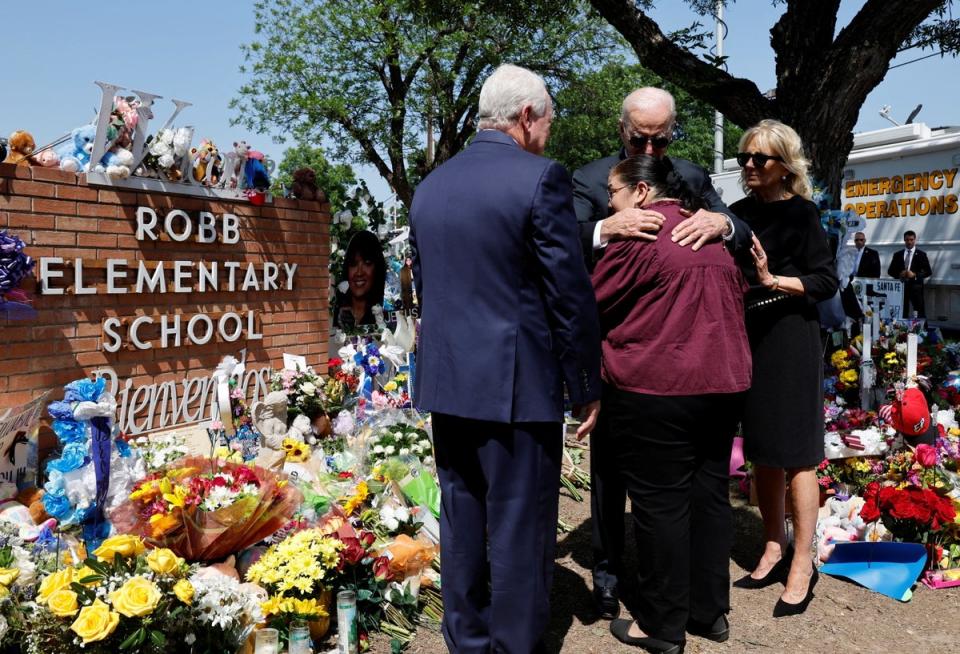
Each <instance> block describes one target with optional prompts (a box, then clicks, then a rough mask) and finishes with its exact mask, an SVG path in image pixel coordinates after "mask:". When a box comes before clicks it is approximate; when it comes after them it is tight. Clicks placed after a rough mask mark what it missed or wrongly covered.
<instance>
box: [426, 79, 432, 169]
mask: <svg viewBox="0 0 960 654" xmlns="http://www.w3.org/2000/svg"><path fill="white" fill-rule="evenodd" d="M432 165H433V98H431V97H427V168H428V169H429V168H430V167H431V166H432Z"/></svg>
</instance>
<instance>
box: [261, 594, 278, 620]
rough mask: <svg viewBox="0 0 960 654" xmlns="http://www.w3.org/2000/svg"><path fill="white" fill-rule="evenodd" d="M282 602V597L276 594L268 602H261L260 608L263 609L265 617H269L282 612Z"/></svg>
mask: <svg viewBox="0 0 960 654" xmlns="http://www.w3.org/2000/svg"><path fill="white" fill-rule="evenodd" d="M280 604H281V602H280V598H279V597H277V596H276V595H274V596H273V597H271V598H270V599H268V600H267V601H266V602H263V603H261V604H260V610H261V611H263V615H264V617H266V618H269V617H270V616H271V615H276V614H277V613H280Z"/></svg>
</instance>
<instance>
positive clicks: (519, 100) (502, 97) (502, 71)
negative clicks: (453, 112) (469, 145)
mask: <svg viewBox="0 0 960 654" xmlns="http://www.w3.org/2000/svg"><path fill="white" fill-rule="evenodd" d="M548 102H550V96H549V94H548V93H547V85H546V83H545V82H544V81H543V78H542V77H540V76H539V75H537V74H536V73H534V72H533V71H530V70H527V69H526V68H521V67H520V66H514V65H513V64H503V65H502V66H500V67H499V68H497V69H496V70H495V71H493V72H492V73H491V74H490V77H488V78H487V80H486V81H485V82H484V83H483V88H481V89H480V114H479V123H478V125H477V127H478V129H499V130H503V129H507V128H509V127H512V126H513V125H514V124H515V123H516V122H517V119H518V118H519V117H520V112H521V111H522V110H523V108H524V107H526V106H529V107H530V108H531V110H532V112H533V115H534V116H536V117H538V118H539V117H540V116H543V115H544V114H545V113H546V112H547V103H548Z"/></svg>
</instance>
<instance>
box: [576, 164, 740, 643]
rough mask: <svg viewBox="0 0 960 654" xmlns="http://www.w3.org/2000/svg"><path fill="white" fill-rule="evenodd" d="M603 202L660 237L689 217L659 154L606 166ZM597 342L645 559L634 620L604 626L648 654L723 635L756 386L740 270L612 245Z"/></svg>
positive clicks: (611, 434)
mask: <svg viewBox="0 0 960 654" xmlns="http://www.w3.org/2000/svg"><path fill="white" fill-rule="evenodd" d="M607 192H608V195H609V198H610V206H611V207H613V209H614V210H616V211H619V210H622V209H625V208H628V207H642V208H644V209H653V210H656V211H658V212H660V213H662V214H663V216H664V223H663V228H662V229H661V231H660V233H661V234H669V233H670V231H671V230H672V229H673V228H674V227H675V226H676V225H677V224H679V223H680V222H681V221H682V220H684V218H685V216H684V215H683V213H682V211H683V210H688V211H695V210H696V209H697V208H698V202H697V200H696V199H694V198H692V197H691V196H690V194H689V192H688V191H687V190H686V187H685V186H684V184H683V180H682V179H681V178H680V176H679V175H678V174H677V173H676V171H674V170H673V166H672V164H671V163H670V160H669V159H668V158H667V157H660V158H657V157H652V156H649V155H638V156H635V157H631V158H628V159H624V160H623V161H621V162H620V163H619V164H618V165H617V166H615V167H614V168H613V170H611V171H610V175H609V178H608V187H607ZM593 285H594V290H595V292H596V295H597V305H598V308H599V310H600V326H601V330H602V335H603V341H602V350H603V367H602V372H603V381H604V388H603V399H602V406H603V409H602V411H601V413H600V420H601V421H602V422H604V423H605V424H604V425H603V427H602V428H598V432H600V433H603V434H605V435H606V436H607V438H610V439H611V442H610V446H611V447H610V448H609V449H610V450H611V451H613V452H616V455H617V462H616V464H615V465H616V466H617V468H618V470H619V472H620V475H621V476H622V480H623V482H624V485H625V487H626V488H627V494H628V496H629V497H630V501H631V505H632V512H633V518H634V523H635V533H636V536H637V553H638V560H639V574H638V579H639V596H638V602H637V605H636V611H635V615H634V617H635V618H636V621H635V622H634V621H631V620H614V621H613V622H611V623H610V631H611V632H612V633H613V635H614V636H616V638H617V639H618V640H620V641H622V642H624V643H627V644H630V645H636V646H638V647H642V648H644V649H646V650H648V651H651V652H670V653H671V654H678V653H679V652H682V651H683V648H684V644H685V642H686V633H687V632H689V633H692V634H696V635H699V636H703V637H705V638H710V639H712V640H715V641H724V640H726V639H727V638H728V636H729V624H728V622H727V619H726V614H727V612H728V611H729V610H730V574H729V567H728V565H729V563H728V559H729V555H730V547H731V543H732V538H733V536H732V516H731V510H730V500H729V496H728V494H727V479H728V465H729V461H730V449H731V445H732V442H733V435H734V430H735V428H736V424H737V421H738V420H739V416H740V407H741V403H742V395H743V392H744V391H745V390H747V388H749V386H750V370H751V367H750V346H749V343H748V341H747V334H746V329H745V327H744V322H743V293H744V291H745V289H746V286H745V283H744V280H743V276H742V274H741V273H740V270H739V269H738V267H737V265H736V263H735V262H734V260H733V257H732V256H730V254H729V253H728V252H726V251H725V249H724V245H723V244H722V243H720V242H715V243H709V244H707V245H705V246H704V247H703V248H701V249H700V250H698V251H696V252H694V251H693V250H691V249H690V248H684V247H680V246H679V245H677V244H676V243H673V242H671V240H670V239H669V238H658V239H656V240H652V241H644V240H625V241H616V242H613V243H611V244H610V245H608V246H607V248H606V250H605V252H604V253H603V256H602V257H601V259H600V261H599V262H598V263H597V265H596V268H595V270H594V273H593Z"/></svg>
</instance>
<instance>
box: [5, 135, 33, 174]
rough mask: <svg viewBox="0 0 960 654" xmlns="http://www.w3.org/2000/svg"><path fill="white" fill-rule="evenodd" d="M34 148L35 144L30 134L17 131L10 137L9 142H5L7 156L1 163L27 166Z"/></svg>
mask: <svg viewBox="0 0 960 654" xmlns="http://www.w3.org/2000/svg"><path fill="white" fill-rule="evenodd" d="M36 147H37V144H36V143H35V142H34V140H33V136H31V135H30V132H24V131H23V130H20V129H18V130H17V131H15V132H14V133H13V134H11V135H10V140H9V141H8V142H7V156H6V157H5V158H4V160H3V163H10V164H16V165H18V166H29V165H30V156H31V155H32V154H33V150H34V148H36Z"/></svg>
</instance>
